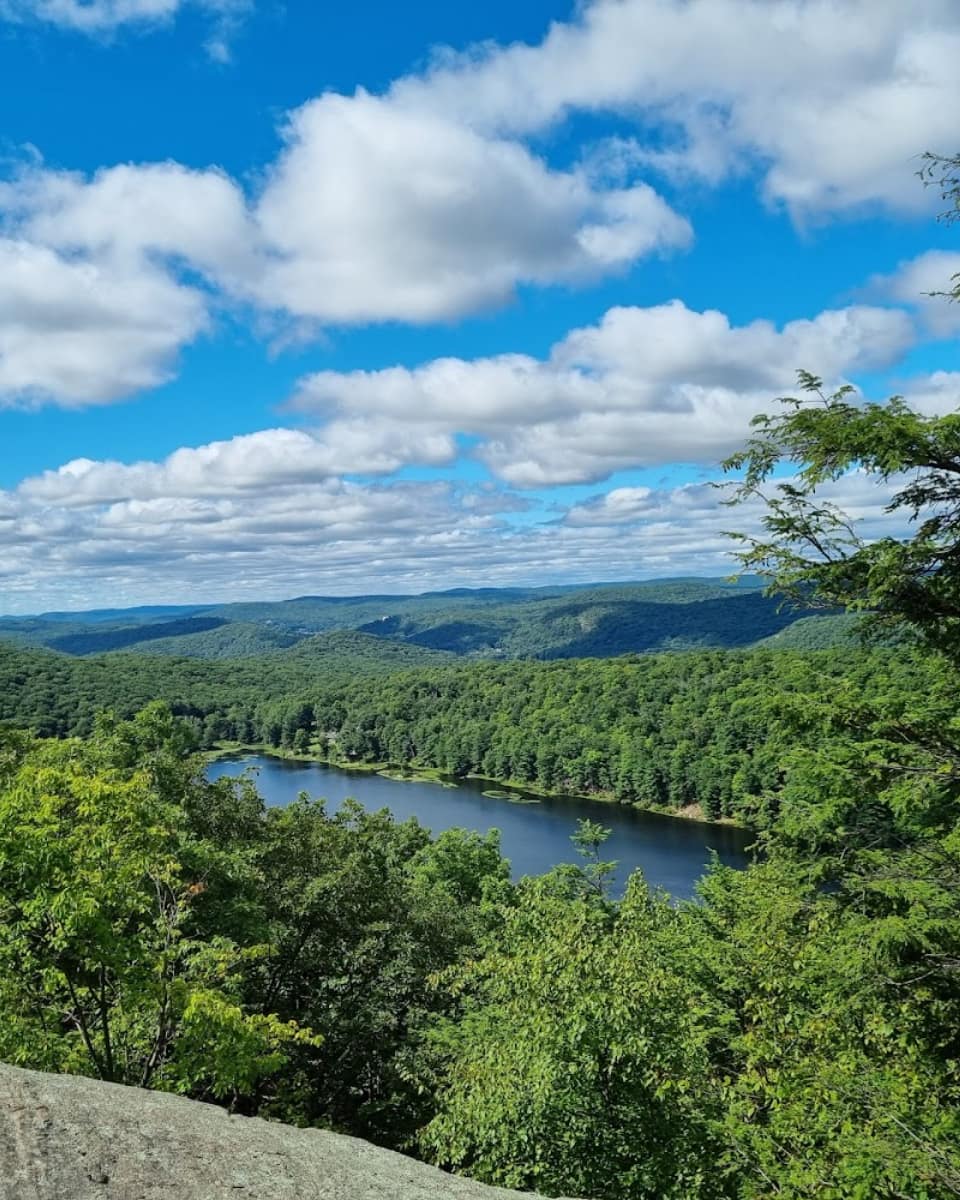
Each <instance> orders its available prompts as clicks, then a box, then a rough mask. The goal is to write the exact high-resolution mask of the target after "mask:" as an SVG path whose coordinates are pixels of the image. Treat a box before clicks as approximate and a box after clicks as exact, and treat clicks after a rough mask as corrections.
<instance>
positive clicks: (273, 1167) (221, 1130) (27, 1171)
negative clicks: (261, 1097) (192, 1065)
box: [0, 1064, 521, 1200]
mask: <svg viewBox="0 0 960 1200" xmlns="http://www.w3.org/2000/svg"><path fill="white" fill-rule="evenodd" d="M520 1196H521V1193H520V1192H512V1191H504V1190H502V1189H501V1188H492V1187H485V1186H484V1185H483V1184H479V1183H473V1182H472V1181H470V1180H467V1179H461V1178H458V1177H457V1176H454V1175H447V1174H446V1173H445V1172H443V1171H439V1170H437V1169H436V1168H435V1167H429V1166H427V1165H425V1164H424V1163H420V1162H417V1161H416V1160H414V1159H411V1158H405V1157H404V1156H403V1155H402V1154H394V1153H393V1152H392V1151H389V1150H382V1149H380V1148H378V1147H376V1146H371V1145H369V1144H368V1143H367V1142H362V1141H359V1140H357V1139H356V1138H350V1137H342V1136H340V1135H339V1134H335V1133H327V1132H325V1131H323V1130H316V1129H294V1128H292V1127H291V1126H289V1125H280V1124H274V1123H272V1122H269V1121H261V1120H257V1119H254V1118H250V1117H235V1116H231V1115H230V1114H228V1113H227V1112H226V1111H225V1110H223V1109H221V1108H217V1107H215V1106H214V1105H211V1104H201V1103H198V1102H197V1101H193V1100H184V1099H181V1098H180V1097H178V1096H168V1095H164V1094H162V1093H159V1092H146V1091H142V1090H140V1089H138V1088H128V1087H120V1086H119V1085H117V1084H110V1083H98V1082H97V1081H95V1080H91V1079H84V1078H80V1077H77V1076H69V1075H45V1074H41V1073H39V1072H36V1071H22V1070H20V1069H18V1068H16V1067H9V1066H5V1065H3V1064H0V1200H448V1198H449V1200H509V1198H511V1197H512V1198H513V1200H519V1197H520Z"/></svg>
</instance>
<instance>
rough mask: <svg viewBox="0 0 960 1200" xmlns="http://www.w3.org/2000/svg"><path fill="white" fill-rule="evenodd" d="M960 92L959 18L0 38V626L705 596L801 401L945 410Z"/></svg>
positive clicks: (477, 11)
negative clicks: (741, 494) (754, 430)
mask: <svg viewBox="0 0 960 1200" xmlns="http://www.w3.org/2000/svg"><path fill="white" fill-rule="evenodd" d="M958 50H960V11H958V10H957V7H956V5H955V4H954V3H952V2H951V0H921V2H920V3H918V4H915V5H912V6H906V5H903V4H902V3H900V2H899V0H870V2H869V3H868V2H867V0H849V2H848V3H845V4H836V3H833V2H832V0H762V2H761V0H595V2H594V3H586V4H582V5H573V4H563V3H547V2H543V0H527V2H526V3H524V4H517V3H515V2H513V3H510V4H507V3H505V2H500V0H496V2H493V3H488V4H486V5H483V6H459V5H448V4H445V5H441V4H436V3H428V2H426V0H422V2H414V3H411V4H409V5H406V6H404V7H403V9H402V11H401V10H400V9H398V7H397V6H396V5H393V4H387V3H385V2H379V3H374V2H371V0H366V2H360V3H354V4H352V5H349V6H323V5H317V4H314V3H306V2H305V0H288V2H287V3H284V4H281V3H279V2H276V3H275V2H272V0H83V2H81V0H0V79H2V80H3V81H4V82H3V85H2V89H0V118H2V119H0V139H2V140H0V155H2V159H0V445H2V447H3V453H2V455H0V555H2V556H0V612H2V611H6V612H28V611H39V610H42V609H47V608H53V607H64V608H82V607H93V606H96V605H100V604H104V603H110V604H123V603H130V604H134V603H145V602H169V603H177V602H184V601H190V600H226V599H232V598H252V597H272V598H276V597H282V596H288V595H293V594H298V593H303V592H313V593H331V594H333V593H339V594H342V593H352V592H360V591H365V590H377V591H385V590H387V591H389V590H394V591H402V592H407V591H420V590H426V589H428V588H434V587H444V586H462V585H468V586H469V585H477V586H480V585H489V584H496V583H503V584H509V583H518V582H522V583H547V582H555V581H566V580H590V579H624V578H642V577H648V576H653V575H664V574H680V573H683V574H689V573H696V574H719V573H721V572H724V571H727V570H728V569H729V567H730V560H729V557H728V555H729V547H728V544H727V542H726V540H725V538H724V536H723V533H724V530H725V529H726V528H728V527H729V526H730V524H731V521H732V516H731V514H730V513H729V512H728V511H727V510H724V509H720V508H719V507H718V504H717V494H716V492H715V491H714V490H713V489H712V488H710V487H709V486H708V484H709V481H710V480H713V479H715V478H717V477H718V475H719V470H718V463H719V461H720V459H722V457H723V456H724V455H725V454H728V453H730V452H731V451H732V450H733V449H735V448H736V447H737V445H739V444H740V443H741V442H742V440H743V438H744V436H745V434H746V431H747V429H748V425H749V420H750V417H751V416H752V415H754V414H755V413H756V412H758V411H763V410H764V409H769V408H770V405H771V403H772V401H773V399H774V398H775V397H776V396H777V395H779V394H782V393H783V392H785V391H789V390H790V388H791V384H792V380H793V378H794V376H795V372H796V370H797V368H799V367H804V368H807V369H810V370H813V371H815V372H818V373H820V374H822V375H823V376H824V377H825V378H827V379H829V380H830V381H831V382H840V381H846V380H850V381H853V382H855V383H856V384H858V385H859V386H860V387H861V388H862V389H863V391H864V393H865V394H866V395H867V396H869V397H873V398H882V396H883V395H885V394H886V393H887V392H888V391H890V390H897V391H903V392H905V393H906V394H907V395H908V397H909V398H910V399H911V400H912V401H913V402H914V403H916V404H917V405H919V406H921V407H923V408H924V410H925V411H929V412H943V411H949V410H951V409H953V408H955V407H956V403H957V401H956V395H957V386H956V385H957V382H958V381H960V363H958V356H957V352H956V341H955V338H956V332H957V329H958V327H960V320H958V317H960V312H958V310H957V309H956V308H954V307H951V306H950V305H947V304H946V303H945V302H944V301H942V300H930V299H929V298H928V297H927V296H926V293H927V292H929V291H931V290H935V289H937V288H943V287H945V286H947V285H948V283H949V279H950V276H951V275H952V274H953V273H954V272H956V271H960V246H958V239H957V230H956V229H955V228H952V227H950V226H946V225H943V224H942V223H937V221H936V220H935V217H936V213H937V202H936V196H935V195H934V194H933V193H932V192H930V191H925V190H924V189H923V188H922V186H921V185H920V183H919V181H918V180H917V179H916V177H915V173H916V171H917V169H918V167H919V165H920V161H919V156H920V155H921V154H922V152H923V151H924V150H928V149H932V150H938V151H944V152H949V151H952V150H954V149H955V144H954V143H955V128H954V122H953V115H954V114H955V113H956V111H958V102H960V83H958V81H957V78H956V71H955V69H954V65H955V62H956V60H957V51H958ZM837 498H838V499H839V500H841V501H842V502H843V503H845V504H847V505H848V507H849V508H850V509H851V510H852V511H853V512H854V513H855V514H856V515H857V516H859V517H861V518H862V519H864V520H865V521H867V522H870V521H877V520H879V519H880V509H881V508H882V499H883V498H882V496H880V495H879V494H877V493H876V492H875V491H873V490H871V489H870V488H869V487H868V486H867V485H866V484H865V482H864V481H863V480H860V479H857V478H851V479H850V480H847V481H843V482H842V483H841V484H840V485H838V491H837ZM756 515H757V514H756V513H751V512H749V511H744V512H743V513H741V514H738V518H737V520H736V521H735V522H734V523H737V524H740V525H746V526H747V527H749V525H750V523H751V521H755V520H756Z"/></svg>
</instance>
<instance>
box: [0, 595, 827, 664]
mask: <svg viewBox="0 0 960 1200" xmlns="http://www.w3.org/2000/svg"><path fill="white" fill-rule="evenodd" d="M759 588H760V584H759V581H758V580H757V579H755V578H752V577H748V578H747V579H746V580H745V581H742V582H741V583H740V584H732V583H729V582H725V581H723V580H660V581H653V582H648V583H633V584H604V585H597V584H594V585H583V586H579V587H568V588H542V589H517V588H511V589H499V588H488V589H477V590H469V589H459V590H456V591H453V592H434V593H427V594H425V595H422V596H355V597H324V596H304V597H301V598H300V599H297V600H285V601H278V602H271V603H262V604H228V605H222V606H220V607H209V606H208V607H206V608H197V609H183V610H181V609H173V610H164V609H156V610H150V609H133V610H130V612H129V613H126V614H125V613H124V612H123V611H122V610H121V611H118V610H112V609H108V610H101V611H95V612H90V613H48V614H45V615H41V616H36V617H19V618H17V617H6V618H0V639H6V640H8V641H15V642H18V643H19V644H21V645H31V646H43V647H46V648H47V649H50V650H58V651H61V652H63V653H65V654H75V655H90V654H101V653H108V652H111V651H116V650H126V651H128V652H130V653H138V654H148V655H157V654H164V655H174V656H178V657H187V658H209V659H221V658H239V657H249V656H252V655H261V654H273V653H283V652H284V651H285V650H286V649H287V648H288V647H292V646H295V645H297V644H300V643H302V642H304V641H305V640H307V639H309V638H311V637H313V636H314V635H316V634H317V633H333V632H336V631H348V630H354V631H358V632H360V633H365V634H368V635H373V636H375V637H377V638H380V639H382V640H383V641H384V644H385V646H390V645H392V644H394V643H399V644H401V645H406V646H410V647H412V648H416V647H422V648H424V649H428V650H436V651H443V652H446V653H452V654H458V655H462V656H468V657H471V658H576V657H609V656H613V655H618V654H625V653H630V652H647V653H648V652H651V651H657V650H688V649H695V648H697V647H740V646H747V645H750V644H752V643H754V642H757V641H759V640H761V639H763V638H764V637H768V636H771V635H773V634H776V633H778V632H779V631H781V630H785V629H788V628H789V627H790V626H791V625H792V624H793V623H794V622H795V621H797V620H798V619H799V618H801V617H803V610H802V609H800V608H798V607H797V606H796V605H793V604H787V605H785V606H784V605H782V604H781V603H780V602H779V601H777V600H776V599H774V598H772V597H769V596H765V595H763V594H762V592H761V591H760V590H759ZM818 619H819V618H816V617H814V618H810V617H807V618H806V622H807V626H808V630H807V632H806V634H805V641H804V644H805V645H806V646H808V647H813V646H817V647H819V648H823V647H824V646H829V645H833V644H834V641H835V631H834V630H833V629H830V628H828V626H826V625H825V626H824V627H823V629H822V632H821V635H820V640H819V641H818V640H817V621H818Z"/></svg>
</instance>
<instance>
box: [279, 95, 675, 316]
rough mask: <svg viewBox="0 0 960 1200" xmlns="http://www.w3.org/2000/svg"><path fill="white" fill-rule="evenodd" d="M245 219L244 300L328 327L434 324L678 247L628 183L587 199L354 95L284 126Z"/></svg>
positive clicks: (324, 103)
mask: <svg viewBox="0 0 960 1200" xmlns="http://www.w3.org/2000/svg"><path fill="white" fill-rule="evenodd" d="M257 219H258V222H259V225H260V229H261V233H262V236H263V239H264V242H265V244H266V245H267V246H268V247H269V254H270V258H269V261H268V265H267V267H266V270H265V273H264V277H263V279H262V281H261V282H260V283H259V285H258V286H257V287H256V289H255V291H256V293H257V295H258V296H259V298H260V299H261V300H263V301H264V302H265V303H267V304H269V305H271V306H273V307H276V308H282V309H286V310H287V311H290V312H293V313H295V314H297V315H302V316H310V317H316V318H317V319H318V320H320V321H324V322H334V323H344V322H354V321H371V320H405V321H413V322H418V321H431V320H438V319H448V318H450V317H455V316H459V315H461V314H463V313H466V312H471V311H476V310H477V309H482V308H487V307H490V306H492V305H495V304H502V303H504V302H505V301H506V300H508V299H509V298H510V297H511V296H512V294H513V292H514V289H515V287H516V286H517V285H518V284H520V283H537V284H548V283H555V282H559V281H564V280H567V281H569V280H577V279H581V280H582V279H584V278H589V277H591V276H597V275H599V274H601V273H603V272H605V271H608V270H610V269H616V268H621V267H626V266H628V265H629V264H630V263H632V262H633V261H634V260H635V259H637V258H638V257H640V256H641V255H643V254H648V253H650V252H651V251H653V250H657V249H669V248H673V247H677V246H683V245H685V244H686V243H687V242H688V240H689V237H690V229H689V226H688V225H687V223H686V222H685V221H684V220H682V219H681V218H680V217H678V216H677V215H676V214H675V213H673V212H672V211H671V210H670V209H669V208H668V207H667V205H666V204H665V203H664V201H663V200H662V199H661V198H660V197H659V196H657V195H656V193H654V192H653V191H652V190H651V189H650V188H649V187H647V186H646V185H644V184H636V185H635V186H633V187H631V188H613V189H603V188H595V187H593V186H591V183H590V181H589V180H588V178H587V176H586V174H585V173H584V172H582V171H577V170H573V171H555V170H551V169H550V168H549V167H547V166H546V164H545V163H544V162H542V161H541V160H540V159H537V158H536V157H534V156H533V155H532V154H531V153H530V152H529V151H528V150H527V149H526V148H525V147H524V146H522V145H521V144H520V143H519V142H515V141H509V140H504V139H500V138H495V137H483V136H480V135H479V134H477V133H476V132H474V131H473V130H471V129H470V128H468V127H467V126H465V125H462V124H457V123H455V122H452V121H450V120H448V119H447V118H446V116H445V115H444V114H443V113H442V112H439V111H436V112H408V111H405V110H404V109H403V108H402V107H400V106H398V105H396V104H393V103H391V102H390V101H388V100H384V99H382V98H378V97H374V96H370V95H368V94H367V93H365V92H363V91H360V92H358V93H357V94H356V95H355V96H353V97H349V98H348V97H344V96H337V95H326V96H323V97H321V98H320V99H319V100H314V101H312V102H310V103H309V104H307V105H304V107H303V108H301V109H299V110H298V111H297V112H295V113H294V114H292V116H291V118H290V121H289V125H288V128H287V147H286V150H285V151H284V153H283V154H282V155H281V157H280V159H279V161H278V163H277V164H276V166H275V167H274V168H273V170H272V172H271V173H270V176H269V179H268V183H267V186H266V188H265V190H264V192H263V194H262V196H261V197H260V200H259V203H258V205H257Z"/></svg>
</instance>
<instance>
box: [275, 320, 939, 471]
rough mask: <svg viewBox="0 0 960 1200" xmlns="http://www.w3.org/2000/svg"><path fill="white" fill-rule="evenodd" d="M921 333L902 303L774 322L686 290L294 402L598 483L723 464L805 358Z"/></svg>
mask: <svg viewBox="0 0 960 1200" xmlns="http://www.w3.org/2000/svg"><path fill="white" fill-rule="evenodd" d="M914 336H915V335H914V330H913V326H912V324H911V321H910V319H909V317H908V316H907V315H906V314H905V313H904V312H903V311H901V310H898V309H887V308H871V307H867V306H854V307H850V308H846V309H841V310H837V311H827V312H823V313H821V314H819V315H818V316H817V317H815V318H814V319H812V320H802V321H792V322H789V323H788V324H787V325H785V326H784V327H783V328H782V329H777V328H776V326H775V325H773V324H772V323H771V322H769V321H754V322H752V323H750V324H749V325H744V326H733V325H731V323H730V321H729V320H728V318H727V317H726V316H725V315H724V314H723V313H720V312H715V311H707V312H695V311H692V310H691V309H689V308H687V307H686V306H685V305H684V304H683V303H681V302H680V301H678V300H675V301H673V302H671V303H670V304H665V305H658V306H655V307H652V308H614V309H611V310H609V311H608V312H607V313H606V315H605V316H604V318H603V319H602V321H601V322H600V323H599V324H597V325H593V326H588V327H586V328H583V329H578V330H574V331H572V332H571V333H570V334H568V335H567V336H566V337H565V338H564V339H563V340H562V341H560V342H558V343H557V344H556V345H555V346H554V347H553V349H552V351H551V353H550V355H549V357H548V358H546V359H543V360H540V359H535V358H532V357H530V356H527V355H520V354H513V355H501V356H499V357H494V358H480V359H474V360H464V359H451V358H445V359H437V360H435V361H433V362H429V363H427V364H425V365H424V366H421V367H418V368H416V369H412V370H411V369H408V368H406V367H393V368H389V369H386V370H382V371H354V372H346V373H341V372H333V371H321V372H318V373H316V374H314V375H310V376H308V377H306V378H305V379H303V380H302V381H301V384H300V386H299V389H298V391H297V394H296V396H295V397H294V400H293V402H292V403H293V406H294V407H295V408H296V409H298V410H299V411H301V412H305V413H311V414H315V415H316V416H318V417H320V418H323V419H326V420H327V421H328V425H327V427H326V433H327V436H331V431H334V432H335V431H336V429H337V427H338V426H339V425H340V424H341V423H343V422H345V421H354V422H355V421H357V420H359V419H361V418H366V419H367V421H368V427H369V428H371V429H373V428H375V427H376V422H377V421H379V420H386V421H390V422H393V421H398V420H400V419H404V420H405V421H406V422H407V423H408V424H409V425H410V426H411V427H417V426H419V427H421V428H422V429H424V430H425V431H430V433H431V434H432V435H433V436H438V435H442V434H444V433H447V434H452V433H455V432H459V433H468V434H472V435H475V436H476V437H478V438H479V439H480V441H479V444H478V446H477V449H476V453H477V454H478V455H479V457H480V458H481V459H482V460H483V461H484V462H485V463H487V465H488V466H489V467H490V468H491V469H492V470H493V471H494V472H495V473H496V474H497V475H499V476H500V477H501V478H502V479H504V480H505V481H507V482H508V483H510V484H511V485H513V486H517V487H542V486H549V485H553V484H561V483H588V482H592V481H596V480H599V479H602V478H604V477H606V476H608V475H610V474H612V473H613V472H615V471H617V470H620V469H623V468H626V467H636V466H652V465H657V464H662V463H668V462H678V461H683V462H716V461H717V459H719V458H721V457H723V456H724V455H725V454H727V453H729V452H730V451H731V450H733V449H734V448H736V446H738V445H739V444H740V443H741V442H742V441H743V439H744V437H745V435H746V433H747V429H748V425H749V421H750V418H751V417H752V416H754V415H755V414H756V413H757V412H759V411H762V410H763V409H764V408H768V407H769V405H770V403H771V399H772V397H773V396H775V395H776V394H777V393H778V392H781V393H782V392H783V391H785V390H787V391H788V390H790V389H791V387H792V386H793V383H794V381H795V378H796V371H797V369H798V368H799V367H802V366H806V367H807V368H808V369H814V370H816V371H817V372H818V373H819V374H822V375H823V376H824V377H826V378H839V377H844V376H846V375H847V373H849V372H853V371H856V370H863V369H872V368H876V367H879V366H882V365H885V364H888V363H890V362H892V361H894V360H895V359H896V358H897V357H898V356H899V355H900V354H902V353H903V351H904V350H905V349H906V348H907V347H908V346H910V345H911V343H912V342H913V339H914Z"/></svg>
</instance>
